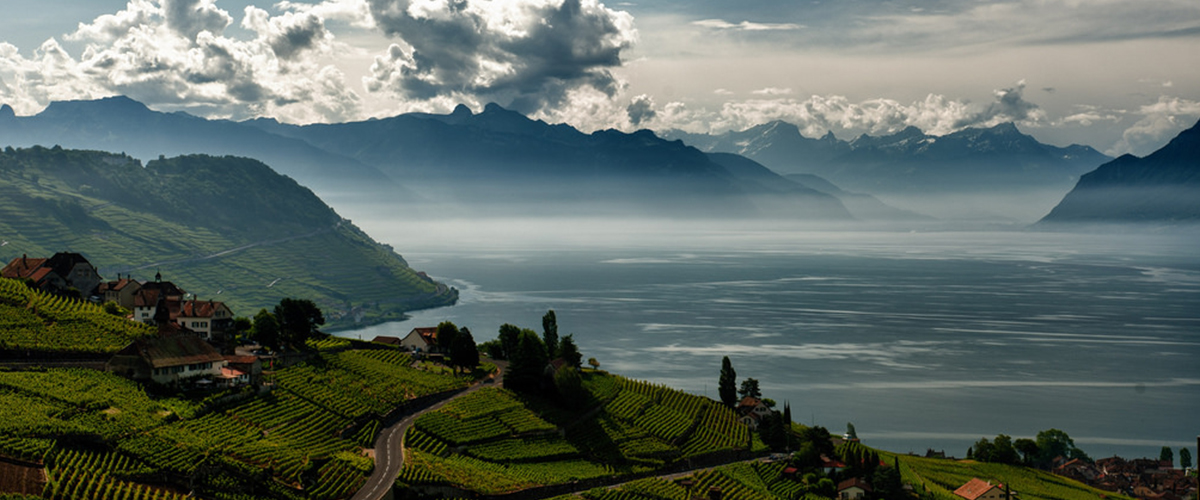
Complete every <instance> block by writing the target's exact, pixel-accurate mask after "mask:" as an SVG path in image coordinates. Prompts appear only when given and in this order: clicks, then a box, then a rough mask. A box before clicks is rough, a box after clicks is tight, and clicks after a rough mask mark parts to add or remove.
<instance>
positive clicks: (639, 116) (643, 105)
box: [625, 95, 657, 127]
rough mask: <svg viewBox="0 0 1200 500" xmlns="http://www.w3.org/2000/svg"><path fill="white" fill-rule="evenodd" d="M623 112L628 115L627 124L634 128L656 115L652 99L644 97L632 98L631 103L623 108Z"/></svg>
mask: <svg viewBox="0 0 1200 500" xmlns="http://www.w3.org/2000/svg"><path fill="white" fill-rule="evenodd" d="M625 112H626V113H628V114H629V122H630V123H632V124H633V125H634V126H635V127H636V126H638V125H641V124H642V122H644V121H649V120H653V119H654V117H655V116H656V115H657V113H655V112H654V99H651V98H650V97H649V96H646V95H639V96H637V97H634V98H633V102H631V103H629V106H628V107H626V108H625Z"/></svg>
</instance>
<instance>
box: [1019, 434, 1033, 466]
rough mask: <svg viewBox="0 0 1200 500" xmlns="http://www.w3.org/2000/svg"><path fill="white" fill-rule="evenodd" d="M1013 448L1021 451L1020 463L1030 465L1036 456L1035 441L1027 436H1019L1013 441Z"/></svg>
mask: <svg viewBox="0 0 1200 500" xmlns="http://www.w3.org/2000/svg"><path fill="white" fill-rule="evenodd" d="M1013 448H1016V449H1017V451H1018V452H1020V453H1021V463H1022V464H1024V465H1032V464H1033V462H1034V461H1035V460H1037V458H1038V445H1037V441H1034V440H1032V439H1029V438H1020V439H1017V440H1016V441H1013Z"/></svg>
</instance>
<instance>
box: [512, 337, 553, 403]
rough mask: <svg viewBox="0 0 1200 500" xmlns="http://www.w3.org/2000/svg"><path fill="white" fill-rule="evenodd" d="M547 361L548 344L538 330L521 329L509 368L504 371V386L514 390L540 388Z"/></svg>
mask: <svg viewBox="0 0 1200 500" xmlns="http://www.w3.org/2000/svg"><path fill="white" fill-rule="evenodd" d="M546 363H547V359H546V345H545V344H543V343H542V339H540V338H538V335H537V332H534V331H533V330H529V329H523V330H521V333H520V334H519V335H518V336H517V347H516V349H515V350H514V351H513V354H512V356H510V357H509V359H508V369H507V370H505V372H504V387H505V388H508V389H512V390H514V391H535V390H537V389H539V388H540V387H541V381H542V373H543V372H544V371H545V369H546Z"/></svg>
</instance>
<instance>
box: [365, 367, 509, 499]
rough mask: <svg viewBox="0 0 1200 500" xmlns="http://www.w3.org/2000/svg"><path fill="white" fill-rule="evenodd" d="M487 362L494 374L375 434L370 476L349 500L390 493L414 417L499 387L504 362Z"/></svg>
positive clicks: (380, 496) (374, 497)
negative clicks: (485, 388)
mask: <svg viewBox="0 0 1200 500" xmlns="http://www.w3.org/2000/svg"><path fill="white" fill-rule="evenodd" d="M487 362H489V363H492V364H494V365H496V373H495V374H492V375H490V376H489V377H488V378H485V379H483V380H480V381H478V382H475V384H473V385H472V386H470V387H468V388H467V389H466V390H463V391H460V392H458V393H455V394H454V395H453V396H450V397H448V398H446V399H443V400H441V401H439V402H437V403H436V404H433V405H431V406H428V407H426V408H424V409H422V410H420V411H417V412H416V413H412V414H410V415H408V416H405V417H404V418H403V419H401V420H400V421H399V422H396V423H394V424H392V425H389V426H387V427H385V428H383V430H381V431H380V432H379V437H377V438H375V470H374V471H372V472H371V477H370V478H368V479H367V482H366V483H365V484H363V486H362V488H361V489H359V490H358V493H355V494H354V496H353V497H351V500H380V499H382V498H384V496H385V495H387V492H388V491H391V489H392V485H393V484H394V483H395V482H396V478H397V477H399V476H400V468H401V467H404V434H405V433H407V432H408V428H409V427H412V424H413V422H414V421H416V420H417V418H418V417H420V416H421V415H424V414H425V413H428V412H431V411H437V410H439V409H441V408H442V407H443V406H445V405H446V403H449V402H451V401H454V400H455V399H458V398H460V397H463V396H466V395H467V394H470V393H472V392H475V391H477V390H479V389H482V388H484V387H502V386H503V384H504V369H505V368H506V367H507V366H508V363H506V362H504V361H495V360H487Z"/></svg>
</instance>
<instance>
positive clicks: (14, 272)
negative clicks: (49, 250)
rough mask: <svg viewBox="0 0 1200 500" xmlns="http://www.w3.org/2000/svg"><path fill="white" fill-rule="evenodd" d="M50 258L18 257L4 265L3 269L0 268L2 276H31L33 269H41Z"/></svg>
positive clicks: (16, 277) (15, 277) (14, 277)
mask: <svg viewBox="0 0 1200 500" xmlns="http://www.w3.org/2000/svg"><path fill="white" fill-rule="evenodd" d="M48 260H50V259H38V258H34V259H30V258H28V257H17V258H15V259H13V260H12V261H11V262H9V263H8V265H7V266H4V269H3V270H0V276H3V277H5V278H12V279H19V278H29V277H30V276H29V275H30V274H31V273H32V272H33V271H36V270H38V269H41V268H42V266H43V265H44V264H45V263H46V261H48Z"/></svg>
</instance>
